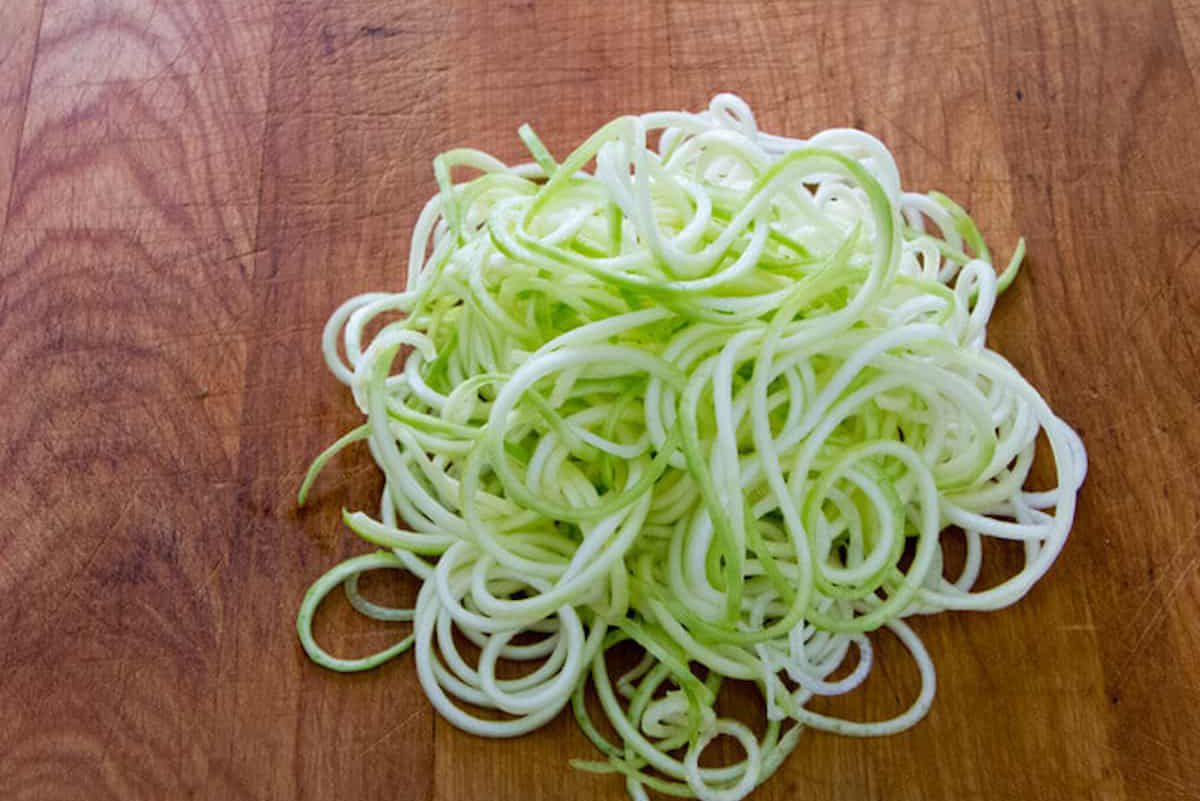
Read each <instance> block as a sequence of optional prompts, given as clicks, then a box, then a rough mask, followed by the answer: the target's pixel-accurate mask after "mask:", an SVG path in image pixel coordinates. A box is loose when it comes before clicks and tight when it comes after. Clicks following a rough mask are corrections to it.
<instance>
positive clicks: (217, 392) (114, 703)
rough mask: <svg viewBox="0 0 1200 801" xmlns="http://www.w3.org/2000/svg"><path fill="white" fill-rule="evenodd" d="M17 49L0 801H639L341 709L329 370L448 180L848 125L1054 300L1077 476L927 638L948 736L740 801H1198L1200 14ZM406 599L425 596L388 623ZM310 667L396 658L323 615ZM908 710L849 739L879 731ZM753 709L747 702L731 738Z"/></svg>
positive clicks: (372, 16)
mask: <svg viewBox="0 0 1200 801" xmlns="http://www.w3.org/2000/svg"><path fill="white" fill-rule="evenodd" d="M4 18H5V19H4V22H3V23H2V24H0V337H2V341H3V342H4V348H3V350H0V385H3V386H4V387H5V388H6V389H7V390H8V391H6V392H5V393H4V394H3V395H2V396H0V443H2V446H3V447H2V449H0V475H2V476H3V480H2V481H0V630H3V631H4V632H5V634H6V637H5V644H4V647H3V648H2V649H0V713H2V714H3V719H4V725H3V726H0V798H3V799H16V800H17V801H43V799H53V800H54V801H58V800H59V799H67V800H69V799H89V801H90V800H91V799H122V801H129V800H133V801H139V800H140V799H156V800H157V799H212V800H213V801H217V800H218V799H219V800H221V801H225V800H227V799H228V800H231V801H241V800H242V799H246V800H249V799H254V800H255V801H260V800H268V799H272V800H273V799H278V800H279V801H295V800H297V799H313V801H323V800H324V799H330V798H345V799H363V800H364V801H375V799H430V798H436V799H440V800H444V801H451V799H454V800H456V801H457V799H483V798H492V799H498V800H500V801H517V799H521V800H522V801H525V800H527V799H558V798H580V799H615V798H621V797H623V790H622V787H621V784H620V782H619V781H617V780H615V779H613V778H612V777H596V776H591V775H588V774H582V773H579V772H576V771H573V770H572V769H571V768H570V767H569V766H568V765H567V760H568V759H570V758H573V757H582V758H589V757H591V756H592V752H591V751H590V746H589V745H588V744H587V742H586V741H585V740H584V738H583V737H582V736H581V735H579V734H578V732H577V731H576V730H575V726H574V723H573V722H572V721H569V720H565V719H559V720H556V721H554V722H552V723H551V724H550V725H549V726H547V727H546V728H545V729H543V730H542V731H539V732H537V733H535V734H533V735H531V736H529V737H526V738H523V739H519V740H516V741H506V742H496V741H481V740H479V739H476V738H473V737H470V736H468V735H465V734H462V733H461V732H458V731H457V730H455V729H454V728H452V727H451V726H449V725H448V724H446V723H445V722H444V721H441V720H440V719H438V718H437V717H436V716H435V715H434V714H433V713H432V711H431V710H430V708H429V706H428V704H427V702H426V701H425V700H424V698H423V697H422V696H421V694H420V691H419V687H418V684H417V681H416V676H415V670H414V668H413V666H412V663H411V661H410V660H404V659H401V660H398V661H397V662H395V663H393V664H389V665H387V666H386V667H384V668H382V669H380V670H378V671H376V672H374V673H372V674H369V675H361V676H354V677H346V676H337V675H333V674H330V673H327V672H325V671H323V670H321V669H319V668H317V667H315V666H313V665H311V664H309V663H308V661H307V660H306V658H305V657H304V655H303V653H302V651H301V650H300V648H299V646H298V645H297V643H296V642H295V636H294V631H293V615H294V611H295V608H296V605H297V604H298V602H299V599H300V596H301V595H302V594H303V592H304V590H305V588H306V587H307V585H308V583H309V582H310V581H311V580H312V578H314V577H315V576H316V575H318V574H319V573H320V572H321V571H322V570H323V569H324V568H325V567H326V566H328V565H330V564H332V563H333V562H334V561H335V560H337V559H338V558H340V557H341V556H343V555H345V554H349V553H352V552H354V551H356V550H358V548H359V546H357V545H356V544H355V543H353V542H352V541H351V538H350V536H349V535H348V534H347V532H346V531H345V530H344V529H343V528H342V527H341V524H340V521H339V509H340V508H341V507H342V506H347V507H355V506H363V505H367V504H370V503H371V502H372V498H373V497H374V496H376V495H377V493H378V492H379V490H380V482H379V479H378V477H377V476H376V475H375V473H374V471H373V469H372V466H371V463H370V460H369V457H368V456H367V455H366V453H365V452H362V451H352V452H348V453H347V454H345V455H343V456H341V457H339V459H338V460H337V462H336V463H335V467H336V469H335V470H333V471H331V472H330V473H329V474H328V475H327V476H326V477H325V478H324V479H323V480H322V482H321V483H320V485H318V487H317V490H316V492H315V494H314V497H313V500H312V503H311V505H310V508H308V509H305V510H303V511H298V510H296V509H295V507H294V497H293V496H294V491H295V488H296V485H297V483H298V481H299V479H300V476H301V474H302V472H303V470H304V469H305V467H306V466H307V463H308V460H309V459H310V458H311V457H312V456H313V455H314V454H315V453H316V452H317V451H318V449H319V448H320V447H322V446H323V445H324V444H325V443H327V442H328V441H329V440H331V439H332V438H334V437H335V436H336V435H337V434H338V433H339V432H341V431H343V430H345V429H346V428H348V427H349V426H350V425H352V424H354V422H355V421H356V412H355V410H354V409H353V407H352V404H351V403H350V402H349V400H348V398H346V397H345V395H344V393H343V391H342V389H341V388H340V386H339V385H337V384H336V383H335V382H334V381H333V379H332V378H330V377H329V376H328V375H327V374H326V372H325V371H324V368H323V366H322V363H321V358H320V353H319V336H320V329H321V326H322V325H323V323H324V320H325V318H326V316H327V315H328V313H329V312H330V311H331V310H332V309H333V308H334V306H335V305H336V304H337V303H338V302H340V301H341V300H342V299H343V298H345V297H347V296H349V295H351V294H353V293H355V292H359V291H363V290H366V289H372V288H394V287H397V286H399V285H400V284H401V282H402V280H403V274H402V264H403V258H404V254H405V253H406V248H407V239H408V232H409V229H410V228H411V225H412V223H413V221H414V220H415V216H416V213H417V211H418V210H419V208H420V205H421V204H422V203H423V202H424V200H425V199H426V197H427V196H428V195H429V194H430V193H431V192H432V191H433V188H434V183H433V177H432V171H431V169H430V167H429V161H430V159H431V158H432V157H433V156H434V155H435V154H436V153H437V152H438V151H440V150H442V149H445V148H447V147H451V146H455V145H470V146H477V147H484V148H486V149H489V150H492V151H493V152H495V153H496V154H497V155H498V156H500V157H502V158H515V157H517V156H518V155H519V154H520V146H519V140H518V139H517V137H516V135H515V129H516V127H517V125H518V124H519V123H521V122H523V121H526V120H528V121H530V122H532V123H533V124H534V125H535V127H536V128H537V129H538V131H539V133H540V134H541V135H542V137H543V138H544V139H545V141H546V143H547V144H548V145H549V146H550V147H551V149H552V150H554V151H555V152H556V153H562V152H565V151H566V150H568V149H569V148H570V147H571V146H572V145H573V144H574V143H576V142H578V141H579V140H580V139H581V138H582V137H583V136H585V135H586V134H587V133H589V132H590V131H591V130H593V129H594V128H595V127H596V126H597V125H599V124H600V123H602V122H604V121H606V120H607V119H609V118H610V117H612V116H613V115H615V114H618V113H621V112H625V111H638V110H645V109H649V108H667V107H697V106H699V105H701V104H703V103H704V102H705V101H706V100H707V98H708V97H709V96H710V95H711V94H712V93H714V92H716V91H721V90H734V91H737V92H739V93H741V94H742V95H743V96H744V97H746V98H747V100H748V101H750V103H751V105H752V107H753V108H755V110H756V111H757V112H758V114H759V118H760V120H759V121H760V123H761V124H762V125H763V126H764V127H767V128H770V129H778V130H784V131H789V132H793V133H796V134H800V135H803V134H805V133H807V132H810V131H813V130H815V129H819V128H822V127H828V126H833V125H856V126H859V127H864V128H866V129H867V130H870V131H872V132H874V133H876V134H878V135H880V136H881V137H882V138H883V139H884V140H885V141H886V142H887V143H888V144H889V145H890V146H891V147H892V148H893V150H894V151H895V152H896V154H897V158H898V161H899V163H900V165H901V169H902V172H903V174H904V176H905V182H906V184H908V185H911V186H914V187H918V188H928V187H934V188H938V189H941V190H943V191H945V192H947V193H948V194H950V195H951V196H953V197H956V198H958V199H960V200H962V201H963V202H964V204H965V205H967V206H968V207H969V208H970V209H971V211H972V212H973V213H974V215H975V217H976V219H978V220H979V221H980V222H981V224H982V225H983V227H984V228H985V233H986V234H987V235H988V237H989V239H990V240H991V241H992V242H994V244H995V249H996V250H997V251H999V252H1006V251H1007V250H1008V248H1010V247H1011V246H1012V244H1013V243H1014V242H1015V241H1016V238H1017V236H1018V235H1019V234H1024V235H1025V236H1026V237H1027V239H1028V242H1029V253H1030V257H1029V264H1028V269H1027V270H1025V271H1024V272H1023V273H1022V277H1021V279H1020V280H1019V281H1018V282H1017V284H1016V285H1015V286H1014V288H1013V290H1012V291H1011V292H1010V293H1009V294H1008V295H1006V296H1005V299H1004V300H1003V301H1002V303H1001V304H1000V308H999V309H998V311H997V313H996V315H995V318H994V325H993V327H992V329H991V336H992V342H993V344H994V345H995V346H996V347H998V348H999V349H1000V350H1001V351H1002V352H1004V353H1005V354H1007V355H1008V356H1009V357H1010V358H1011V359H1012V360H1013V361H1014V362H1015V363H1016V364H1017V366H1018V367H1019V368H1020V369H1021V370H1022V371H1023V372H1025V373H1026V375H1028V376H1029V377H1030V378H1031V379H1032V380H1033V382H1034V383H1035V384H1036V385H1037V386H1038V387H1039V388H1041V389H1042V390H1043V392H1044V394H1045V395H1046V396H1047V397H1048V398H1049V399H1050V401H1051V403H1052V404H1053V405H1054V407H1055V408H1056V409H1057V410H1059V411H1060V412H1061V413H1062V414H1063V415H1064V416H1065V417H1066V418H1067V419H1068V420H1070V421H1072V422H1073V423H1075V424H1076V425H1077V426H1078V428H1079V429H1080V431H1081V433H1082V434H1083V435H1084V438H1085V441H1086V442H1087V444H1088V446H1089V449H1090V452H1091V465H1092V469H1091V473H1090V476H1089V479H1088V484H1087V485H1086V487H1085V489H1084V492H1083V495H1082V498H1081V507H1080V510H1079V515H1078V523H1077V527H1076V531H1075V533H1074V535H1073V537H1072V539H1071V541H1070V542H1069V543H1068V545H1067V547H1066V549H1065V551H1064V552H1063V554H1062V556H1061V558H1060V561H1059V563H1058V564H1057V565H1056V566H1055V568H1054V569H1053V570H1052V572H1051V573H1050V575H1049V576H1048V578H1047V580H1046V581H1045V582H1043V583H1042V584H1041V585H1039V587H1038V588H1037V589H1036V590H1035V591H1034V592H1033V593H1032V594H1031V595H1030V596H1029V598H1028V599H1026V600H1025V601H1024V602H1023V603H1022V604H1019V605H1018V606H1015V607H1013V608H1012V609H1009V610H1005V611H1003V612H998V613H994V614H987V615H946V616H941V617H938V618H936V619H931V620H923V621H920V623H919V630H920V632H921V634H922V635H923V636H924V637H925V639H926V641H927V643H928V644H929V647H930V650H931V652H932V654H933V657H934V660H935V662H936V664H937V665H938V668H939V695H938V699H937V701H936V702H935V705H934V708H933V711H932V712H931V714H930V715H929V717H928V718H927V719H926V720H925V721H924V722H922V723H921V724H920V725H919V726H918V727H916V728H915V729H913V730H911V731H909V732H906V733H904V734H901V735H897V736H895V737H891V738H887V739H882V740H870V741H859V740H848V739H844V738H838V737H834V736H827V735H818V734H815V733H810V734H806V735H805V738H804V740H803V741H802V745H801V747H800V748H799V749H798V750H797V752H796V753H795V754H794V755H793V757H792V758H791V760H790V761H789V762H788V763H787V764H786V766H785V767H784V769H783V770H781V771H780V773H779V774H778V775H777V776H776V777H774V778H773V779H772V780H771V781H769V782H768V783H767V784H766V785H764V786H763V787H762V788H761V789H760V790H759V791H758V793H757V794H756V795H755V796H754V797H755V798H758V799H764V800H765V801H769V800H770V799H784V798H789V799H790V798H805V799H814V801H834V800H835V799H836V800H837V801H861V800H866V801H874V800H875V799H887V801H895V800H896V799H900V800H901V801H908V800H911V801H940V800H941V799H947V800H948V799H955V800H956V801H959V800H966V799H975V800H977V801H996V800H1000V801H1003V800H1005V799H1012V801H1031V800H1032V801H1036V800H1037V799H1047V800H1049V799H1096V800H1097V801H1100V800H1103V801H1142V800H1143V799H1145V800H1146V801H1149V800H1150V799H1154V800H1155V801H1158V800H1159V799H1166V800H1167V801H1183V800H1184V799H1194V798H1197V797H1200V757H1198V756H1197V755H1198V754H1200V480H1198V479H1197V477H1196V472H1195V464H1196V463H1197V461H1198V460H1200V429H1197V427H1196V426H1195V425H1193V424H1192V420H1193V418H1194V415H1195V413H1196V411H1197V408H1198V407H1200V371H1198V370H1197V368H1196V363H1197V358H1196V356H1197V347H1198V346H1200V331H1198V330H1197V321H1198V320H1200V308H1198V305H1200V192H1198V191H1197V187H1198V186H1200V160H1198V158H1197V154H1198V153H1200V133H1198V132H1200V103H1198V95H1197V78H1200V3H1196V2H1195V0H1177V2H1175V3H1170V2H1167V0H1154V1H1153V2H1146V3H1107V2H1084V3H1080V2H1070V1H1069V0H1047V2H1042V3H1038V4H1031V3H1027V2H1021V1H1020V0H976V2H962V3H958V2H915V1H914V2H902V3H891V2H884V0H875V1H863V2H854V3H821V2H816V1H815V0H812V1H811V2H764V3H721V4H717V3H708V2H698V1H693V0H676V1H674V2H670V3H657V4H640V3H631V2H630V3H627V2H617V1H616V0H614V1H613V2H605V3H535V2H510V3H501V4H495V3H488V4H484V3H473V2H455V3H444V2H435V0H420V1H419V2H409V3H404V4H398V3H394V2H389V0H346V1H345V2H331V0H167V1H164V2H150V0H86V2H80V1H79V0H45V2H44V3H43V2H41V0H16V2H14V3H6V4H5V8H4ZM379 591H381V592H391V593H393V594H395V595H396V596H397V597H405V596H408V597H411V593H412V591H413V587H412V586H411V585H407V584H404V583H403V582H398V583H396V584H395V585H390V586H387V587H380V588H379ZM330 607H331V608H330V609H328V610H323V613H322V615H321V617H320V618H319V620H318V633H319V634H321V635H322V636H323V637H324V638H325V639H326V640H328V642H329V644H330V646H331V647H333V648H337V649H342V650H345V651H348V652H354V651H357V650H367V649H369V648H370V647H371V646H372V645H378V644H380V643H383V642H385V641H387V639H388V638H390V637H394V636H396V632H395V631H391V630H387V631H381V630H377V629H374V628H372V627H369V626H365V625H356V624H354V623H353V622H352V621H351V619H350V616H349V615H348V614H346V610H345V608H344V607H339V606H338V605H337V604H332V603H331V604H330ZM881 639H882V640H883V641H882V642H881V647H882V658H881V661H882V663H883V665H884V669H882V670H880V671H878V672H877V674H876V675H874V676H873V677H872V679H871V680H870V681H869V683H868V685H867V686H866V687H865V688H864V690H863V691H862V692H860V693H857V694H855V696H854V697H853V698H843V699H838V700H837V702H836V703H837V707H836V708H837V709H838V710H840V711H844V712H846V713H847V714H855V715H860V716H864V717H867V716H878V715H886V714H887V713H888V712H889V711H891V710H894V709H896V708H898V707H899V705H900V704H901V703H902V699H903V698H904V697H905V694H906V693H907V692H910V691H911V690H913V688H914V685H915V675H914V671H912V670H911V669H910V668H909V667H908V666H906V665H904V664H903V663H902V660H898V659H895V658H893V659H891V660H889V656H891V657H896V656H898V653H897V650H898V649H895V648H893V647H892V646H893V645H894V644H889V643H888V642H887V641H886V638H881ZM733 703H736V698H735V699H734V700H733Z"/></svg>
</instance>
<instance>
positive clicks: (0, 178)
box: [0, 0, 42, 241]
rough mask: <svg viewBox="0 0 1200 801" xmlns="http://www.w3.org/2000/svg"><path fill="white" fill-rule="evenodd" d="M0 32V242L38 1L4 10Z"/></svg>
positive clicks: (33, 46)
mask: <svg viewBox="0 0 1200 801" xmlns="http://www.w3.org/2000/svg"><path fill="white" fill-rule="evenodd" d="M4 12H5V16H6V19H5V23H4V27H3V28H0V241H2V240H3V237H4V224H5V221H6V220H7V219H8V199H9V197H10V195H11V190H12V178H13V172H14V171H15V168H16V164H17V149H18V148H19V147H20V145H21V129H22V127H23V126H24V124H25V101H26V100H27V99H28V97H29V79H30V76H31V75H32V74H33V55H34V52H35V50H36V49H37V37H38V30H39V29H40V28H41V23H42V0H17V2H15V3H12V4H10V5H8V6H6V7H5V9H4Z"/></svg>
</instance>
